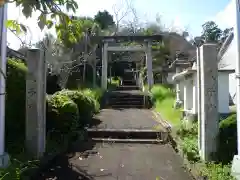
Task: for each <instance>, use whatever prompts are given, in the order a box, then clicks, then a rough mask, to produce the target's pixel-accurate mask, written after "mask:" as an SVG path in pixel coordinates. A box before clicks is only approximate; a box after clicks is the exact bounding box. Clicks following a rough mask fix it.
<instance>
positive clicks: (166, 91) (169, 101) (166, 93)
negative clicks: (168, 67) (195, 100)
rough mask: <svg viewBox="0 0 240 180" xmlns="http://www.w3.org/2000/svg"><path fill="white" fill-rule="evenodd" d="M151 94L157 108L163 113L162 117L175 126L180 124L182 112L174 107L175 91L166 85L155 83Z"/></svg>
mask: <svg viewBox="0 0 240 180" xmlns="http://www.w3.org/2000/svg"><path fill="white" fill-rule="evenodd" d="M151 94H152V99H153V101H154V105H155V110H156V111H157V112H159V113H160V114H161V116H162V118H163V119H164V120H166V121H168V122H169V123H170V124H172V125H174V126H176V125H179V123H180V119H181V115H182V112H181V110H180V109H175V108H174V107H173V106H174V102H175V94H174V91H173V90H172V89H171V88H170V87H168V86H166V85H155V86H153V88H152V89H151Z"/></svg>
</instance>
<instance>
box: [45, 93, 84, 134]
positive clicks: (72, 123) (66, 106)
mask: <svg viewBox="0 0 240 180" xmlns="http://www.w3.org/2000/svg"><path fill="white" fill-rule="evenodd" d="M78 119H79V110H78V106H77V104H75V103H74V102H73V101H72V100H71V99H70V98H69V97H68V96H66V95H63V94H54V95H52V96H50V97H48V98H47V128H48V131H57V132H61V133H68V132H71V131H74V130H76V128H77V127H78Z"/></svg>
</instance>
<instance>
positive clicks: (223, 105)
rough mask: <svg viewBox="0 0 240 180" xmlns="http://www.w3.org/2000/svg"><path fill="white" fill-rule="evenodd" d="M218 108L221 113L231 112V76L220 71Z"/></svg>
mask: <svg viewBox="0 0 240 180" xmlns="http://www.w3.org/2000/svg"><path fill="white" fill-rule="evenodd" d="M218 109H219V112H220V113H229V76H228V73H224V72H220V73H218Z"/></svg>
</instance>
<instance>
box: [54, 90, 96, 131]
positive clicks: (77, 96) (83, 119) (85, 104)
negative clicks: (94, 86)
mask: <svg viewBox="0 0 240 180" xmlns="http://www.w3.org/2000/svg"><path fill="white" fill-rule="evenodd" d="M56 94H58V95H64V96H68V97H69V98H70V99H71V100H73V101H74V102H75V103H76V104H77V106H78V110H79V124H80V125H82V126H85V125H86V124H89V123H90V120H91V118H92V116H93V115H94V114H95V113H96V112H98V111H99V107H100V105H99V102H98V101H97V100H96V99H95V96H94V94H92V95H90V94H89V92H84V91H80V90H62V91H59V92H57V93H56Z"/></svg>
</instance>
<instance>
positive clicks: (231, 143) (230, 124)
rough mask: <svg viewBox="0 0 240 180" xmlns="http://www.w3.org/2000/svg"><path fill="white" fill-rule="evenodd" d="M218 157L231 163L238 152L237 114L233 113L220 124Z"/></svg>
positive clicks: (224, 161)
mask: <svg viewBox="0 0 240 180" xmlns="http://www.w3.org/2000/svg"><path fill="white" fill-rule="evenodd" d="M218 139H219V144H218V153H217V155H218V159H219V161H221V162H223V163H229V162H231V161H232V160H233V156H234V155H235V154H237V116H236V114H233V115H231V116H229V117H228V118H226V119H224V120H222V121H221V122H220V124H219V137H218Z"/></svg>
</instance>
